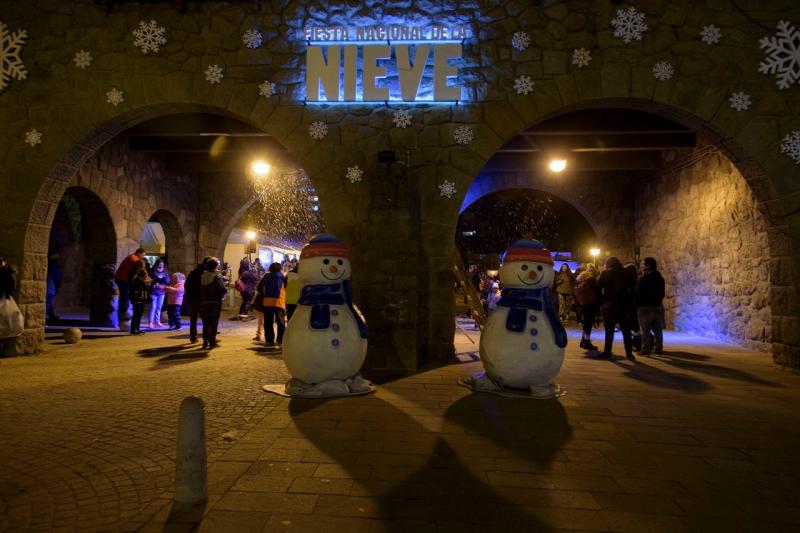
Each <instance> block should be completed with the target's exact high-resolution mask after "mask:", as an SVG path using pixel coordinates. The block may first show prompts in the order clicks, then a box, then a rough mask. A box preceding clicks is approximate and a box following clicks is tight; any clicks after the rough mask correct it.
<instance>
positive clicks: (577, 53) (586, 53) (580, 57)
mask: <svg viewBox="0 0 800 533" xmlns="http://www.w3.org/2000/svg"><path fill="white" fill-rule="evenodd" d="M591 62H592V52H591V50H587V49H586V48H576V49H575V50H573V51H572V64H573V65H575V66H576V67H578V68H583V67H588V66H589V63H591Z"/></svg>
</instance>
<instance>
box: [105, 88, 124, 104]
mask: <svg viewBox="0 0 800 533" xmlns="http://www.w3.org/2000/svg"><path fill="white" fill-rule="evenodd" d="M122 95H123V93H122V91H120V90H119V89H117V88H116V87H114V88H112V89H111V90H110V91H108V92H107V93H106V102H108V103H109V104H111V105H113V106H114V107H117V106H118V105H119V104H121V103H122V102H124V101H125V98H123V97H122Z"/></svg>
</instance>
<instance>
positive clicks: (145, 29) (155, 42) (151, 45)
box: [131, 20, 167, 54]
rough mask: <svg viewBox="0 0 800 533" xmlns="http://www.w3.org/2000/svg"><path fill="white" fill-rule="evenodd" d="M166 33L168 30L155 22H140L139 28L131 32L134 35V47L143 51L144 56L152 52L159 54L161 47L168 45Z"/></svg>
mask: <svg viewBox="0 0 800 533" xmlns="http://www.w3.org/2000/svg"><path fill="white" fill-rule="evenodd" d="M166 32H167V30H166V28H164V26H159V25H158V22H156V21H155V20H151V21H150V22H145V21H143V20H142V21H139V27H138V28H137V29H135V30H133V31H132V32H131V33H133V46H135V47H136V48H139V49H141V51H142V53H143V54H149V53H150V52H153V53H154V54H157V53H158V51H159V50H161V45H164V44H167V38H166V37H165V34H166Z"/></svg>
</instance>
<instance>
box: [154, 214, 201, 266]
mask: <svg viewBox="0 0 800 533" xmlns="http://www.w3.org/2000/svg"><path fill="white" fill-rule="evenodd" d="M148 222H156V223H158V224H160V225H161V228H162V230H163V231H164V236H165V237H166V252H165V260H166V262H167V266H168V268H169V270H170V272H188V271H189V270H191V269H192V267H193V266H194V264H195V263H196V261H195V258H194V253H193V249H192V244H193V241H194V233H193V232H192V231H187V230H186V229H185V228H184V227H183V226H184V225H185V224H181V222H180V221H179V220H178V218H177V217H176V216H175V215H174V214H173V213H172V212H171V211H169V210H167V209H159V210H158V211H156V212H155V213H153V214H152V215H151V216H150V218H149V219H148Z"/></svg>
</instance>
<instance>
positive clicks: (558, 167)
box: [549, 159, 567, 172]
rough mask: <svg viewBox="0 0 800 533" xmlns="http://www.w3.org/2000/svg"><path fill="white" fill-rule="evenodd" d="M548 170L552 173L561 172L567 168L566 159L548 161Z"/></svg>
mask: <svg viewBox="0 0 800 533" xmlns="http://www.w3.org/2000/svg"><path fill="white" fill-rule="evenodd" d="M549 166H550V170H552V171H553V172H561V171H563V170H564V169H565V168H567V160H566V159H553V160H551V161H550V165H549Z"/></svg>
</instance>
